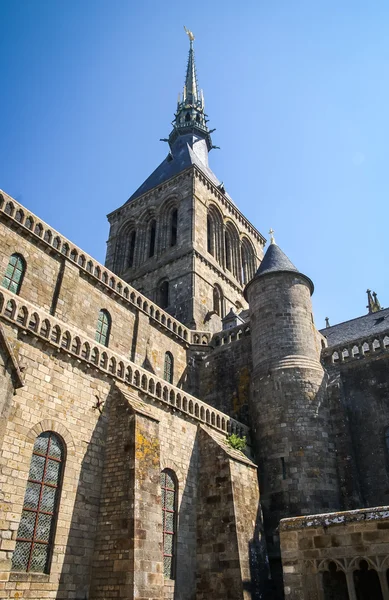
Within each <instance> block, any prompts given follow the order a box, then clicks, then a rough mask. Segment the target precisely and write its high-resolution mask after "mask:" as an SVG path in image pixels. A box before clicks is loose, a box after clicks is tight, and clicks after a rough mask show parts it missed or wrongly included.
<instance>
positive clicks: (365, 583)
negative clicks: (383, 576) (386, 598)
mask: <svg viewBox="0 0 389 600" xmlns="http://www.w3.org/2000/svg"><path fill="white" fill-rule="evenodd" d="M353 576H354V585H355V592H356V597H357V598H358V600H359V599H360V600H383V596H382V591H381V584H380V580H379V577H378V573H377V571H376V570H375V569H372V568H371V567H370V566H369V563H368V562H367V561H366V560H361V561H360V562H359V569H358V570H356V571H354V572H353Z"/></svg>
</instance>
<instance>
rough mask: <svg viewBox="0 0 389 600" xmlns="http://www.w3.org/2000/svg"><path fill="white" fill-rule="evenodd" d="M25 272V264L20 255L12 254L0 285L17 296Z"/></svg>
mask: <svg viewBox="0 0 389 600" xmlns="http://www.w3.org/2000/svg"><path fill="white" fill-rule="evenodd" d="M25 270H26V262H25V260H24V258H23V257H22V256H21V255H20V254H12V256H11V257H10V259H9V262H8V266H7V269H6V271H5V274H4V277H3V281H2V282H1V285H2V286H3V287H5V288H6V289H7V290H10V291H11V292H13V293H14V294H19V292H20V288H21V285H22V282H23V277H24V273H25Z"/></svg>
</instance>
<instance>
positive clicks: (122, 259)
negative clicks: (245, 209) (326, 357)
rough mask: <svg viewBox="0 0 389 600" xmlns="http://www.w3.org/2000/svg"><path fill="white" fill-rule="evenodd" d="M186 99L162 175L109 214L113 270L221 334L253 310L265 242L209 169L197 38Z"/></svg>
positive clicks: (184, 317) (191, 321)
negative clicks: (230, 321)
mask: <svg viewBox="0 0 389 600" xmlns="http://www.w3.org/2000/svg"><path fill="white" fill-rule="evenodd" d="M187 34H188V36H189V55H188V63H187V68H186V75H185V84H184V89H183V92H182V95H179V98H178V103H177V108H176V112H175V115H174V120H173V123H172V124H173V129H172V131H171V133H170V135H169V137H168V138H166V139H164V140H162V141H164V142H166V143H168V146H169V151H168V154H167V156H166V158H165V159H164V160H163V161H162V163H161V164H160V165H159V166H158V167H157V169H156V170H155V171H154V172H153V173H152V174H151V175H150V176H149V177H148V178H147V179H146V181H144V182H143V184H142V185H141V186H140V187H139V188H138V189H137V190H136V191H135V192H134V193H133V194H132V196H131V197H130V198H129V200H128V201H127V202H126V203H125V204H124V205H123V206H121V207H120V208H118V209H117V210H115V211H113V212H112V213H111V214H109V215H108V220H109V222H110V233H109V239H108V247H107V256H106V265H107V267H108V268H109V269H111V270H112V271H114V272H115V273H117V274H118V275H120V276H121V277H122V278H123V279H124V280H126V281H128V282H129V283H131V285H133V286H134V287H135V288H137V289H139V290H140V291H142V292H143V293H144V294H145V295H146V296H148V297H149V298H150V299H151V300H153V301H154V302H156V303H157V304H159V306H161V307H162V308H164V309H165V310H167V311H168V312H169V313H170V314H172V315H173V316H174V317H176V318H177V319H179V320H180V321H182V322H183V323H184V324H186V325H188V326H189V327H192V328H195V329H200V330H210V331H219V330H221V329H222V319H223V317H224V316H225V315H226V314H227V313H228V312H229V311H230V309H231V308H233V309H234V310H237V311H238V312H239V311H242V310H243V309H246V308H247V304H246V301H245V299H244V296H243V288H244V285H245V284H246V283H247V282H248V281H249V280H250V279H251V277H252V276H253V275H254V273H255V271H256V269H257V267H258V263H259V261H260V259H261V258H262V255H263V250H262V248H263V244H264V242H265V240H264V238H263V236H261V234H260V233H259V232H258V231H257V230H256V229H255V228H254V227H253V226H252V225H251V223H250V222H249V221H248V220H247V219H246V218H245V217H244V216H243V215H242V214H241V212H240V211H239V210H238V209H237V207H236V205H235V204H234V202H233V201H232V199H231V198H230V196H229V195H228V193H227V191H226V189H225V186H224V184H223V183H221V182H220V181H219V180H218V179H217V177H216V175H215V174H214V173H213V171H212V170H211V168H210V166H209V152H210V151H211V150H212V148H214V146H213V144H212V140H211V133H212V131H214V130H210V129H209V128H208V124H207V122H208V119H207V115H206V114H205V103H204V94H203V92H202V91H201V90H200V89H199V86H198V81H197V74H196V67H195V55H194V47H193V42H194V36H193V34H192V33H191V32H190V31H187Z"/></svg>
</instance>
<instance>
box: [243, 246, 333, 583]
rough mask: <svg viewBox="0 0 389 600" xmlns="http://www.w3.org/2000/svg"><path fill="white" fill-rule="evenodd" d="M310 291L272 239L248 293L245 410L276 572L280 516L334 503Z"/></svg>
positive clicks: (327, 425) (327, 424)
mask: <svg viewBox="0 0 389 600" xmlns="http://www.w3.org/2000/svg"><path fill="white" fill-rule="evenodd" d="M312 292H313V283H312V281H311V280H310V279H309V278H308V277H306V276H305V275H303V274H302V273H300V272H299V271H298V270H297V269H296V267H295V266H294V265H293V264H292V263H291V262H290V260H289V259H288V258H287V256H286V255H285V254H284V253H283V252H282V250H280V248H279V247H278V246H277V245H276V244H275V243H274V241H273V243H272V244H271V245H270V246H269V248H268V250H267V252H266V254H265V257H264V259H263V261H262V264H261V266H260V268H259V269H258V272H257V273H256V275H255V277H254V278H253V279H252V281H251V282H250V283H249V284H248V285H247V287H246V290H245V293H246V295H247V299H248V301H249V306H250V329H251V339H252V354H253V379H252V395H251V406H250V410H251V417H252V426H253V431H254V441H255V450H256V455H257V459H258V464H259V479H260V488H261V504H262V508H263V514H264V524H265V531H266V536H267V542H268V550H269V557H270V559H271V558H273V559H274V568H275V569H277V568H278V569H280V562H279V539H278V533H277V527H278V523H279V521H280V519H281V518H283V517H289V516H297V515H306V514H314V513H322V512H330V511H332V510H336V509H337V508H338V507H339V503H338V482H337V473H336V463H335V452H334V446H333V443H332V439H331V426H330V414H329V407H328V401H327V393H326V385H327V375H326V374H325V372H324V370H323V368H322V366H321V363H320V348H319V340H318V333H317V331H316V329H315V326H314V323H313V316H312V304H311V294H312ZM276 578H277V577H276ZM279 579H280V575H279Z"/></svg>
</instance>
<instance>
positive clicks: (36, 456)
mask: <svg viewBox="0 0 389 600" xmlns="http://www.w3.org/2000/svg"><path fill="white" fill-rule="evenodd" d="M64 454H65V452H64V446H63V444H62V442H61V440H60V438H59V437H58V436H57V435H55V434H54V433H53V432H52V431H45V432H44V433H41V434H40V435H39V436H38V437H37V438H36V440H35V444H34V449H33V453H32V459H31V465H30V471H29V474H28V480H27V488H26V493H25V496H24V503H23V511H22V518H21V520H20V523H19V528H18V532H17V537H16V546H15V550H14V553H13V556H12V570H13V571H23V572H32V573H48V572H49V570H50V560H51V556H52V553H53V546H54V533H55V524H56V520H57V514H58V506H59V498H60V493H61V480H62V472H63V467H64V458H65V456H64Z"/></svg>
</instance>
